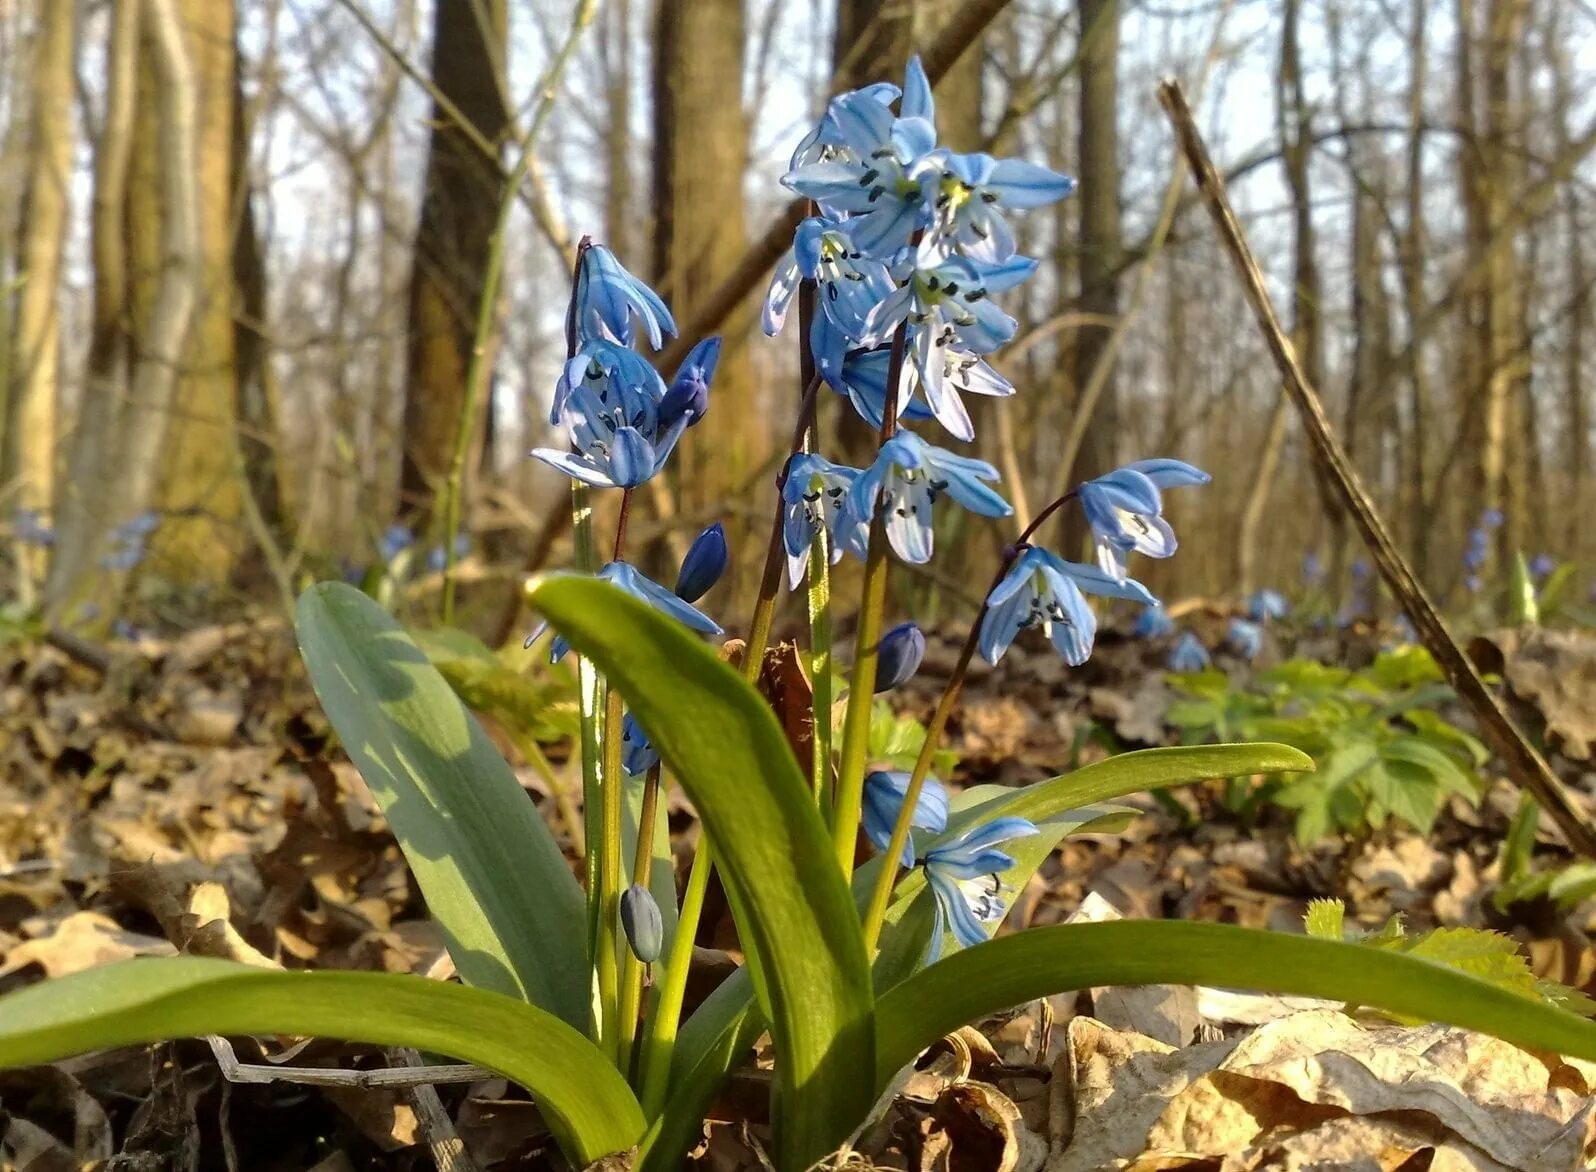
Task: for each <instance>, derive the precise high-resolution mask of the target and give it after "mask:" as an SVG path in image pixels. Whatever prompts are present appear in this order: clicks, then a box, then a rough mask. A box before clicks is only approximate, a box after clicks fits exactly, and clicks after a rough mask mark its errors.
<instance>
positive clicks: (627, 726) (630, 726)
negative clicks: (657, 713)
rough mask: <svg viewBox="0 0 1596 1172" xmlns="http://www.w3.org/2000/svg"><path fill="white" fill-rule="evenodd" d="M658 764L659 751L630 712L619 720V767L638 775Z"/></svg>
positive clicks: (635, 775) (634, 775)
mask: <svg viewBox="0 0 1596 1172" xmlns="http://www.w3.org/2000/svg"><path fill="white" fill-rule="evenodd" d="M658 764H659V753H658V752H657V751H656V750H655V748H654V746H653V745H652V744H650V743H649V739H648V734H647V733H645V732H644V731H643V726H642V725H640V724H638V723H637V718H636V717H635V716H633V715H632V714H631V713H630V712H628V713H627V714H626V719H625V720H624V721H622V722H621V768H622V769H624V770H626V772H628V773H630V774H631V775H632V776H633V777H638V776H640V775H642V774H644V773H647V772H648V771H649V770H650V769H652V768H654V766H656V765H658Z"/></svg>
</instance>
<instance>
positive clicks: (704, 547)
mask: <svg viewBox="0 0 1596 1172" xmlns="http://www.w3.org/2000/svg"><path fill="white" fill-rule="evenodd" d="M729 557H730V554H729V552H728V550H727V548H726V527H725V526H724V525H722V524H721V523H720V522H719V521H716V522H715V523H714V524H713V525H711V526H710V527H709V528H708V529H705V530H704V531H703V532H702V533H700V534H699V535H698V536H697V537H695V538H694V539H693V544H692V545H691V546H689V547H688V550H687V556H686V557H684V558H682V569H681V572H680V573H679V574H677V575H676V593H677V595H678V596H680V597H681V598H682V599H683V600H684V601H687V602H697V601H698V600H699V599H700V598H702V597H704V595H706V594H708V593H709V589H710V587H711V586H713V585H714V584H715V583H716V582H719V581H720V576H721V575H722V574H724V573H725V572H726V562H727V560H728V559H729Z"/></svg>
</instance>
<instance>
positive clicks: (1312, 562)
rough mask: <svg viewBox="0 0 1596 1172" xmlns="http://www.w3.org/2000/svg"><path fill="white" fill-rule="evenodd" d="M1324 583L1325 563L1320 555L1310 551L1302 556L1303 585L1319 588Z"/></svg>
mask: <svg viewBox="0 0 1596 1172" xmlns="http://www.w3.org/2000/svg"><path fill="white" fill-rule="evenodd" d="M1323 581H1324V562H1323V561H1322V560H1321V559H1320V557H1319V555H1318V554H1316V553H1314V552H1313V551H1312V550H1309V551H1308V552H1307V553H1305V554H1303V555H1302V584H1303V585H1304V586H1309V587H1312V586H1317V585H1319V583H1321V582H1323Z"/></svg>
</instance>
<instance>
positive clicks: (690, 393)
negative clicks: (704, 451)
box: [659, 337, 720, 428]
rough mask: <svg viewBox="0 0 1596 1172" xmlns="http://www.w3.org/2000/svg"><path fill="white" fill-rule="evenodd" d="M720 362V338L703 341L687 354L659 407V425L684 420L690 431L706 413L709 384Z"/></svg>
mask: <svg viewBox="0 0 1596 1172" xmlns="http://www.w3.org/2000/svg"><path fill="white" fill-rule="evenodd" d="M719 362H720V338H719V337H711V338H705V339H704V340H703V341H702V342H700V343H698V345H696V346H694V347H693V348H692V349H691V350H689V351H688V352H687V357H686V358H684V359H682V364H681V366H679V367H677V369H676V377H675V378H673V379H671V385H670V387H669V388H667V390H666V391H665V396H664V398H662V399H661V400H660V403H659V425H660V426H661V427H664V428H669V427H670V426H671V425H672V424H674V423H675V422H676V421H677V420H678V419H682V418H685V419H686V420H687V426H689V427H692V426H693V425H694V424H696V423H697V422H698V421H699V420H700V419H702V418H704V416H705V414H707V413H708V411H709V384H710V383H711V382H713V381H714V378H715V367H716V365H717V364H718V363H719Z"/></svg>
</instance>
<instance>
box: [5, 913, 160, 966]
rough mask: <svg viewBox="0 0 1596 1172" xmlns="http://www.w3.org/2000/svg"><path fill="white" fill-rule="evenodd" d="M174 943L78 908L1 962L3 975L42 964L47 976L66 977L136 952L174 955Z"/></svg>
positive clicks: (127, 958) (136, 953)
mask: <svg viewBox="0 0 1596 1172" xmlns="http://www.w3.org/2000/svg"><path fill="white" fill-rule="evenodd" d="M176 951H177V950H176V949H175V948H173V947H172V945H171V943H170V942H168V941H166V940H162V939H161V938H160V937H158V936H145V935H143V934H141V933H138V932H129V931H128V930H127V929H126V928H123V927H121V926H120V925H119V924H118V923H117V922H116V921H115V920H113V919H111V918H110V917H109V916H103V915H101V914H100V913H99V912H74V913H73V914H71V915H69V916H67V917H66V918H65V919H64V920H62V921H61V922H60V923H59V924H57V925H55V927H54V930H53V931H51V932H50V933H49V934H48V935H44V936H39V937H37V938H36V939H33V940H28V941H25V942H23V943H22V944H19V945H17V946H16V947H15V948H13V949H12V950H11V951H10V953H8V954H7V956H6V958H5V963H4V964H0V977H6V976H10V975H11V974H12V973H15V972H20V971H21V970H22V969H25V968H27V967H28V966H29V965H34V964H36V965H38V966H39V967H40V968H41V969H43V970H44V975H45V976H47V977H64V976H66V975H67V974H68V973H76V972H82V971H83V970H84V969H91V968H94V967H95V966H96V965H102V964H111V963H112V962H113V961H118V960H129V959H131V958H132V957H135V956H171V955H173V954H174V953H176Z"/></svg>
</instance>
